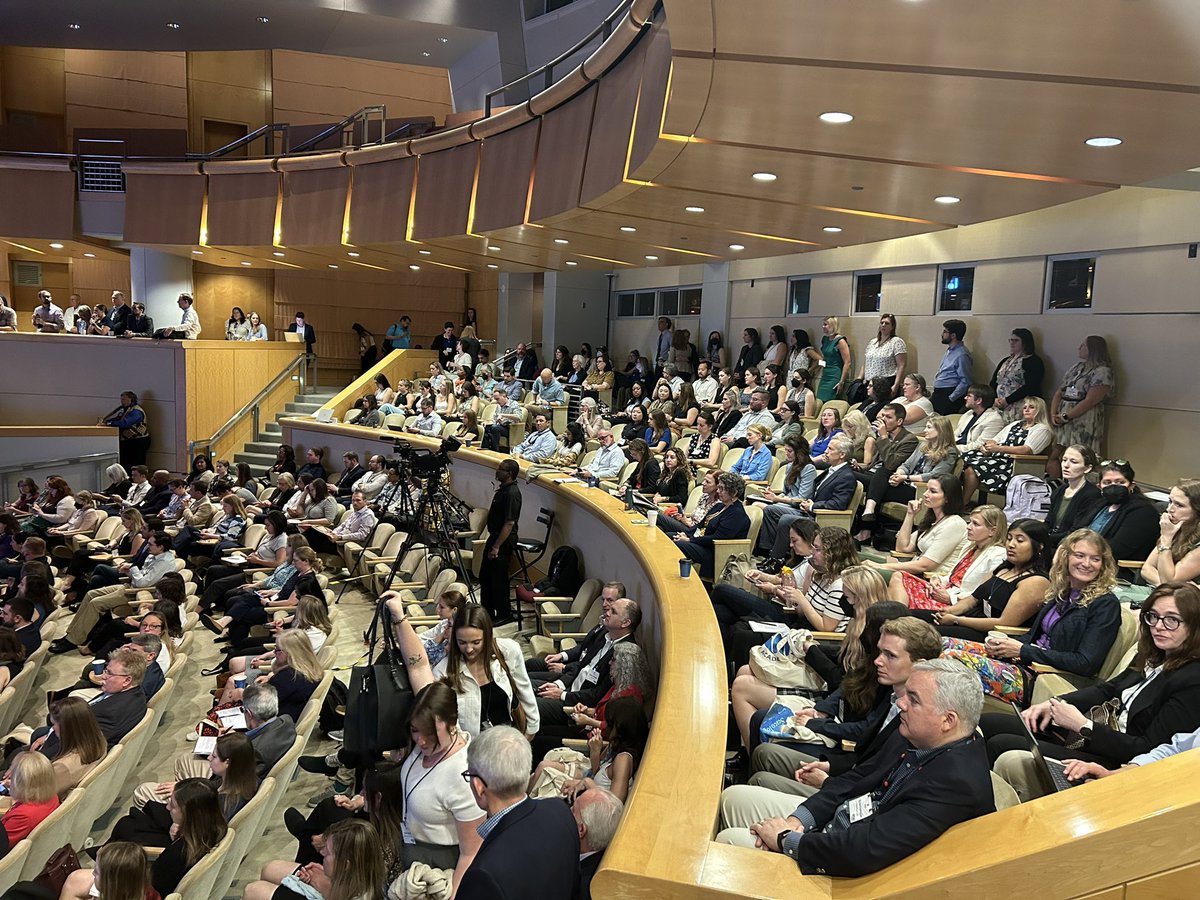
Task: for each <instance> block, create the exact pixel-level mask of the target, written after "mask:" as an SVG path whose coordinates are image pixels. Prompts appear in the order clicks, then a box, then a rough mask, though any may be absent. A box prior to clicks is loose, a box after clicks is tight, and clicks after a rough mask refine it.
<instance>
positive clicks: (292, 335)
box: [283, 331, 304, 344]
mask: <svg viewBox="0 0 1200 900" xmlns="http://www.w3.org/2000/svg"><path fill="white" fill-rule="evenodd" d="M283 339H284V340H285V341H289V342H291V343H293V344H299V343H301V342H302V341H303V340H304V335H302V334H301V333H300V332H298V331H285V332H284V333H283Z"/></svg>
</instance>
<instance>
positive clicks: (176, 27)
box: [167, 22, 179, 31]
mask: <svg viewBox="0 0 1200 900" xmlns="http://www.w3.org/2000/svg"><path fill="white" fill-rule="evenodd" d="M167 27H168V28H170V29H171V30H172V31H178V30H179V23H178V22H168V23H167Z"/></svg>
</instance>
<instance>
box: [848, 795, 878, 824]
mask: <svg viewBox="0 0 1200 900" xmlns="http://www.w3.org/2000/svg"><path fill="white" fill-rule="evenodd" d="M846 811H847V812H848V813H849V814H850V824H852V825H853V824H854V823H855V822H861V821H862V820H863V819H869V818H870V817H871V816H872V815H873V814H874V812H875V803H874V801H873V800H871V795H870V794H863V795H862V796H861V797H855V798H854V799H853V800H851V801H850V802H849V803H848V804H847V805H846Z"/></svg>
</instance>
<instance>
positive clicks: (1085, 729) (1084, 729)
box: [1079, 722, 1092, 741]
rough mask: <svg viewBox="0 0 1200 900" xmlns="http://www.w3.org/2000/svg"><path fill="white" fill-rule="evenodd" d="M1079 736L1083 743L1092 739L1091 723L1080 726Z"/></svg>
mask: <svg viewBox="0 0 1200 900" xmlns="http://www.w3.org/2000/svg"><path fill="white" fill-rule="evenodd" d="M1079 734H1080V736H1081V737H1082V738H1083V739H1084V740H1085V741H1090V740H1091V739H1092V723H1091V722H1088V723H1087V724H1086V725H1082V726H1080V728H1079Z"/></svg>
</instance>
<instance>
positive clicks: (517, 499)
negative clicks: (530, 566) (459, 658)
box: [479, 459, 521, 625]
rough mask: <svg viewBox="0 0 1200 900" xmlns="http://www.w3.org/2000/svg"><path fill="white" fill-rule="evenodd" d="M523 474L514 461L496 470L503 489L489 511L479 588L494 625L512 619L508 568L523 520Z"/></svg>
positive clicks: (500, 488) (503, 463)
mask: <svg viewBox="0 0 1200 900" xmlns="http://www.w3.org/2000/svg"><path fill="white" fill-rule="evenodd" d="M520 474H521V469H520V467H519V466H518V465H517V461H516V460H515V459H506V460H504V461H503V462H502V463H500V465H499V466H497V467H496V480H497V482H498V483H499V485H500V486H499V488H497V489H496V494H495V496H493V497H492V506H491V508H490V509H489V510H488V517H487V527H488V539H487V544H486V545H484V548H483V564H482V565H481V566H480V569H479V588H480V594H481V595H482V602H483V606H484V608H485V609H486V610H487V611H488V612H489V613H490V614H491V616H492V624H493V625H503V624H505V623H507V622H510V621H511V620H512V617H513V615H512V601H511V599H510V597H509V591H508V568H509V564H510V563H511V561H512V554H513V549H514V548H515V547H516V546H517V523H518V522H520V520H521V489H520V488H519V487H517V478H518V477H519V476H520Z"/></svg>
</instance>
